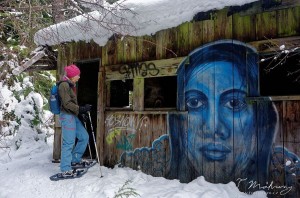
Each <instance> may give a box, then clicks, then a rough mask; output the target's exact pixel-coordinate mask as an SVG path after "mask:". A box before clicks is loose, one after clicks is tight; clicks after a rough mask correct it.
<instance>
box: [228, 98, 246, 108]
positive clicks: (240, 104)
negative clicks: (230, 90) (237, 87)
mask: <svg viewBox="0 0 300 198" xmlns="http://www.w3.org/2000/svg"><path fill="white" fill-rule="evenodd" d="M224 106H225V107H227V108H229V109H231V110H232V111H241V110H243V109H244V108H246V106H247V104H246V102H245V101H244V100H241V99H235V98H234V99H231V100H228V101H227V102H226V103H225V104H224Z"/></svg>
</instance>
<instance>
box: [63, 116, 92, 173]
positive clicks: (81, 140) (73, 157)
mask: <svg viewBox="0 0 300 198" xmlns="http://www.w3.org/2000/svg"><path fill="white" fill-rule="evenodd" d="M59 119H60V123H61V127H62V146H61V160H60V170H61V171H62V172H65V171H68V170H72V168H71V162H80V161H81V158H82V155H83V153H84V152H85V149H86V146H87V144H88V141H89V135H88V133H87V131H86V129H85V128H84V127H83V125H82V123H81V122H80V120H79V119H78V117H77V116H75V115H72V114H67V113H64V112H61V113H60V118H59ZM76 138H77V139H78V141H77V143H76V145H75V141H76ZM74 145H75V147H74Z"/></svg>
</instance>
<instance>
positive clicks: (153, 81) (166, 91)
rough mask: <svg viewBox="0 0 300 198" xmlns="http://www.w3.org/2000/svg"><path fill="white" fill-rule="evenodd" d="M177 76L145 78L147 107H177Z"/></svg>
mask: <svg viewBox="0 0 300 198" xmlns="http://www.w3.org/2000/svg"><path fill="white" fill-rule="evenodd" d="M176 93H177V77H176V76H167V77H157V78H145V97H144V104H145V105H144V107H145V108H172V107H174V108H175V107H176Z"/></svg>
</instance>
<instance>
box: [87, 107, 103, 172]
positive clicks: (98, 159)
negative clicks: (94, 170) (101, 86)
mask: <svg viewBox="0 0 300 198" xmlns="http://www.w3.org/2000/svg"><path fill="white" fill-rule="evenodd" d="M87 114H88V116H89V120H90V123H91V130H92V135H93V140H94V145H95V150H96V154H97V161H98V163H99V170H100V175H101V176H100V177H103V176H102V171H101V164H100V158H99V153H98V150H97V145H96V139H95V134H94V129H93V123H92V119H91V114H90V112H89V111H88V112H87Z"/></svg>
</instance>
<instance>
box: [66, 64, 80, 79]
mask: <svg viewBox="0 0 300 198" xmlns="http://www.w3.org/2000/svg"><path fill="white" fill-rule="evenodd" d="M65 72H66V75H67V77H68V78H73V77H74V76H77V75H80V70H79V68H78V67H77V66H76V65H69V66H66V67H65Z"/></svg>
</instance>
